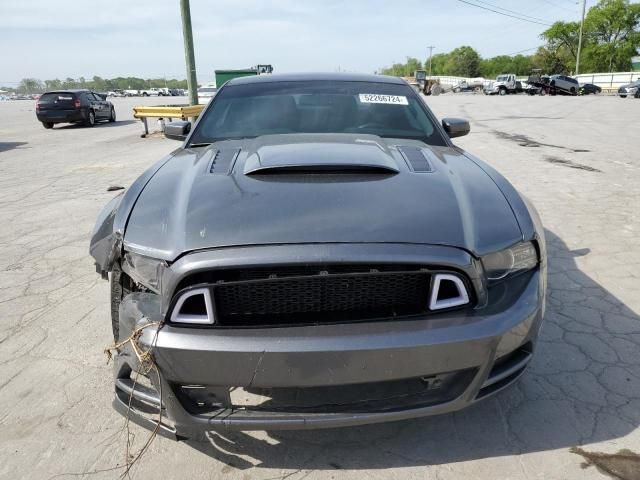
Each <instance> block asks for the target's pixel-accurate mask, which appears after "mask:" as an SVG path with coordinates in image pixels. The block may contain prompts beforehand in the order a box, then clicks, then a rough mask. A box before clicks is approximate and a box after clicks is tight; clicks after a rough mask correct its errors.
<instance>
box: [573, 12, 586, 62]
mask: <svg viewBox="0 0 640 480" xmlns="http://www.w3.org/2000/svg"><path fill="white" fill-rule="evenodd" d="M586 10H587V0H582V21H581V22H580V35H579V36H578V55H577V56H576V75H578V74H579V73H580V51H581V50H582V30H583V28H584V14H585V12H586Z"/></svg>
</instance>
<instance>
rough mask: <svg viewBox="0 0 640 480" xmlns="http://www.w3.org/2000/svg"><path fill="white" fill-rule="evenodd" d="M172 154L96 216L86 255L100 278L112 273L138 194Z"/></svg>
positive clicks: (119, 254) (120, 251)
mask: <svg viewBox="0 0 640 480" xmlns="http://www.w3.org/2000/svg"><path fill="white" fill-rule="evenodd" d="M174 154H175V151H174V152H171V153H170V154H169V155H167V156H166V157H164V158H163V159H162V160H160V161H158V162H156V163H155V164H154V165H152V166H151V167H150V168H148V169H147V170H146V171H145V172H144V173H143V174H142V175H140V176H139V177H138V178H137V179H136V180H135V181H134V182H133V183H132V184H131V186H130V187H129V188H128V189H126V190H125V191H124V192H122V193H120V194H118V195H117V196H116V197H114V198H112V199H111V201H109V203H107V205H106V206H105V207H104V208H103V209H102V211H101V212H100V215H98V219H97V221H96V225H95V227H94V228H93V233H92V234H91V242H90V244H89V253H90V254H91V256H92V257H93V258H94V260H95V264H96V272H97V273H99V274H100V275H102V277H103V278H107V273H108V272H110V271H111V270H113V265H114V263H115V262H116V260H117V259H118V258H120V256H121V255H122V239H123V238H124V232H125V229H126V227H127V222H128V221H129V215H131V211H132V210H133V206H134V205H135V203H136V201H137V200H138V197H139V196H140V194H141V193H142V190H144V187H145V186H146V185H147V183H149V180H151V178H152V177H153V176H154V175H155V174H156V173H157V172H158V170H160V168H162V166H163V165H164V164H165V163H167V162H168V161H169V160H170V159H171V158H172V157H173V155H174Z"/></svg>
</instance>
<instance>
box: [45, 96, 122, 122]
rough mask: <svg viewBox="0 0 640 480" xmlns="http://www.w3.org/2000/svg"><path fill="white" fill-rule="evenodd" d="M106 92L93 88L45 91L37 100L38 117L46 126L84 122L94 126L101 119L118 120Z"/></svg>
mask: <svg viewBox="0 0 640 480" xmlns="http://www.w3.org/2000/svg"><path fill="white" fill-rule="evenodd" d="M105 97H106V94H99V93H96V92H92V91H91V90H57V91H52V92H47V93H43V94H42V96H41V97H40V98H39V99H38V100H37V102H36V117H37V118H38V120H39V121H40V122H42V125H43V126H44V128H53V126H54V125H55V124H56V123H82V124H84V125H85V126H87V127H93V126H94V125H95V124H96V122H99V121H104V120H106V121H109V122H115V121H116V110H115V108H114V107H113V104H112V103H111V102H109V101H108V100H106V99H105Z"/></svg>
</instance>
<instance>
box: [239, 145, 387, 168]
mask: <svg viewBox="0 0 640 480" xmlns="http://www.w3.org/2000/svg"><path fill="white" fill-rule="evenodd" d="M398 172H399V169H398V165H397V164H396V162H395V160H394V158H393V157H392V156H391V154H390V153H389V152H388V150H387V149H386V148H385V147H383V146H382V145H380V144H379V143H377V142H375V141H371V140H360V141H359V140H358V139H356V140H354V141H350V142H326V141H325V142H317V143H283V144H270V145H262V146H260V147H258V148H257V149H256V150H255V151H254V152H253V153H252V154H250V155H249V157H247V160H246V161H245V165H244V173H245V175H262V174H288V173H297V174H300V173H318V174H321V173H324V174H328V173H379V174H386V175H389V174H396V173H398Z"/></svg>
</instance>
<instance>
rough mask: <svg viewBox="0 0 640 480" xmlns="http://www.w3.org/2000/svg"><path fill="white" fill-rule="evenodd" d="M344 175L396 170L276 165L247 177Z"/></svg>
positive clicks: (357, 166) (387, 172)
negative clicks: (317, 174) (314, 174)
mask: <svg viewBox="0 0 640 480" xmlns="http://www.w3.org/2000/svg"><path fill="white" fill-rule="evenodd" d="M313 173H324V174H331V173H333V174H345V173H361V174H362V173H378V174H379V173H382V174H387V175H389V174H395V173H398V171H397V170H394V169H391V168H388V167H382V166H379V165H355V164H354V165H348V164H342V165H312V164H306V165H278V166H270V167H262V168H258V169H255V170H252V171H250V172H247V175H278V174H313Z"/></svg>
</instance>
